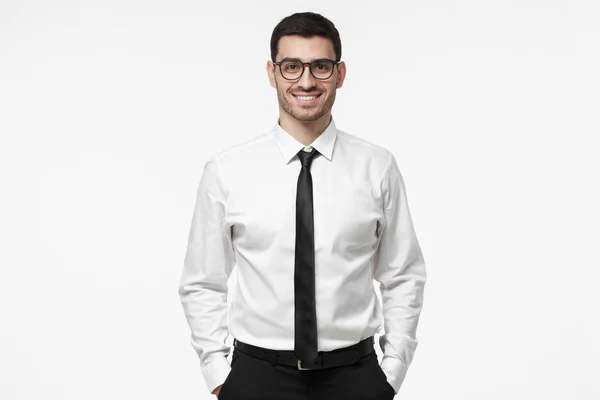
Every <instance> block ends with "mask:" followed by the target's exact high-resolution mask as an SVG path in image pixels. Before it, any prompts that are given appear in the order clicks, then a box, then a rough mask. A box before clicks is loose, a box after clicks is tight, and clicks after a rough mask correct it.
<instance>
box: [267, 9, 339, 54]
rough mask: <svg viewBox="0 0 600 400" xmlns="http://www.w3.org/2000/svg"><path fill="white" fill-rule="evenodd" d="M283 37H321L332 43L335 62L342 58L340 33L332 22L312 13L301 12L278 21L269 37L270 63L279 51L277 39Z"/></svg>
mask: <svg viewBox="0 0 600 400" xmlns="http://www.w3.org/2000/svg"><path fill="white" fill-rule="evenodd" d="M285 35H300V36H303V37H305V38H309V37H312V36H321V37H324V38H327V39H329V40H331V41H332V42H333V50H334V51H335V57H336V59H335V61H340V59H341V58H342V42H341V40H340V33H339V32H338V30H337V29H336V28H335V25H333V22H331V21H330V20H328V19H327V18H325V17H324V16H322V15H321V14H316V13H313V12H302V13H295V14H292V15H289V16H287V17H285V18H284V19H282V20H281V21H279V23H278V24H277V26H276V27H275V29H273V33H272V35H271V61H273V62H275V57H277V52H278V51H279V39H281V37H282V36H285Z"/></svg>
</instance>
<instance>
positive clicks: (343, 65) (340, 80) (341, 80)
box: [335, 61, 346, 89]
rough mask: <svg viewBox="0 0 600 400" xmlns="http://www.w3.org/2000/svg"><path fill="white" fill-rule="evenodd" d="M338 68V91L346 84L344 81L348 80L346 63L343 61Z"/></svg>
mask: <svg viewBox="0 0 600 400" xmlns="http://www.w3.org/2000/svg"><path fill="white" fill-rule="evenodd" d="M336 68H337V69H338V73H337V82H336V85H335V87H336V89H339V88H341V87H342V85H343V84H344V79H346V63H345V62H344V61H342V62H341V63H339V64H338V66H337V67H336Z"/></svg>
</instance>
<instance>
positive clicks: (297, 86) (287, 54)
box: [267, 35, 346, 121]
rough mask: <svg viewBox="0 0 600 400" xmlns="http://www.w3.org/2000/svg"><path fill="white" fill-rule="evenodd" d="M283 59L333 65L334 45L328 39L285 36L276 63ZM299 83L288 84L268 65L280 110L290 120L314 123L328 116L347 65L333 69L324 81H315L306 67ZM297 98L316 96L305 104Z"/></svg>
mask: <svg viewBox="0 0 600 400" xmlns="http://www.w3.org/2000/svg"><path fill="white" fill-rule="evenodd" d="M284 58H298V59H300V60H301V61H302V62H311V61H313V60H316V59H320V58H328V59H330V60H334V61H335V52H334V50H333V43H331V41H330V40H329V39H327V38H323V37H320V36H313V37H311V38H305V37H302V36H299V35H286V36H283V37H282V38H281V39H279V49H278V54H277V57H276V58H275V61H277V62H279V61H281V60H283V59H284ZM304 68H305V69H304V72H303V73H302V76H301V77H300V79H296V80H287V79H285V78H284V77H283V76H281V71H280V69H279V67H278V66H276V65H275V64H273V63H271V62H270V61H269V62H267V72H268V74H269V81H270V82H271V86H272V87H274V88H276V89H277V98H278V100H279V107H280V108H281V109H283V111H284V112H286V113H287V114H289V115H290V116H291V117H292V118H294V119H296V120H299V121H316V120H318V119H319V118H322V117H323V116H325V115H327V114H328V113H330V111H331V107H332V106H333V103H334V101H335V93H336V89H337V88H340V87H342V84H343V82H344V78H345V76H346V65H345V64H344V62H343V61H342V62H341V63H340V64H339V65H338V66H334V68H333V75H331V77H329V78H328V79H325V80H319V79H316V78H315V77H314V76H313V75H312V74H311V73H310V68H309V66H308V65H306V66H305V67H304ZM296 95H317V96H318V97H317V98H316V99H315V100H311V101H304V100H300V99H298V98H297V97H296Z"/></svg>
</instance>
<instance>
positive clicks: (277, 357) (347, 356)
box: [233, 336, 375, 370]
mask: <svg viewBox="0 0 600 400" xmlns="http://www.w3.org/2000/svg"><path fill="white" fill-rule="evenodd" d="M374 343H375V338H374V336H371V337H368V338H366V339H364V340H361V341H360V342H358V343H356V344H354V345H352V346H348V347H343V348H341V349H335V350H331V351H319V352H318V353H317V354H318V355H317V358H316V359H315V360H314V361H313V362H312V363H311V364H309V365H305V364H302V362H301V361H300V360H299V359H298V357H296V353H295V352H294V350H271V349H265V348H263V347H258V346H254V345H251V344H248V343H244V342H240V341H239V340H237V339H234V340H233V345H234V346H235V347H236V348H237V349H238V350H239V351H241V352H242V353H245V354H248V355H250V356H252V357H256V358H260V359H263V360H267V361H269V362H271V364H272V365H273V366H274V365H275V364H283V365H289V366H292V367H298V369H301V370H315V369H325V368H333V367H339V366H342V365H352V364H355V363H357V362H358V360H360V359H361V358H363V357H364V356H367V355H369V354H371V353H372V352H373V351H375V347H373V344H374Z"/></svg>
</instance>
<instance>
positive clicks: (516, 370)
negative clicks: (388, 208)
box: [0, 0, 600, 400]
mask: <svg viewBox="0 0 600 400" xmlns="http://www.w3.org/2000/svg"><path fill="white" fill-rule="evenodd" d="M217 3H218V2H210V3H209V2H200V1H169V2H166V1H162V2H159V1H148V0H145V1H141V0H138V1H135V0H119V1H115V0H104V1H87V2H85V1H65V0H61V1H52V2H48V1H40V0H36V1H33V0H32V1H17V0H2V1H1V2H0V135H1V136H0V266H1V268H0V318H1V319H0V324H1V325H0V398H2V399H6V400H13V399H14V400H24V399H36V400H37V399H39V400H42V399H43V400H54V399H57V400H58V399H60V400H70V399H73V400H75V399H87V400H95V399H108V398H111V399H113V398H114V399H174V398H185V399H216V398H215V397H214V396H213V395H211V394H209V393H208V391H207V389H206V387H205V384H204V381H203V378H202V376H201V373H200V368H199V363H198V359H197V355H196V354H195V352H194V351H193V349H192V347H191V345H190V343H189V328H188V326H187V323H186V321H185V317H184V314H183V310H182V308H181V305H180V303H179V298H178V295H177V285H178V280H179V277H180V273H181V270H182V267H183V259H184V255H185V248H186V245H187V235H188V230H189V227H190V223H191V217H192V211H193V206H194V202H195V194H196V189H197V185H198V181H199V178H200V175H201V172H202V169H203V166H204V163H205V162H206V161H207V159H208V158H209V156H210V155H212V154H214V153H215V152H217V151H219V150H221V149H224V148H226V147H228V146H230V145H233V144H236V143H239V142H241V141H244V140H246V139H249V138H251V137H254V136H256V135H258V134H260V133H263V132H264V131H266V130H267V129H269V128H270V127H272V126H273V124H274V123H275V122H276V119H277V112H278V109H277V98H276V92H275V89H273V88H271V86H270V85H269V83H268V79H267V74H266V72H265V64H266V61H267V60H268V59H269V40H270V35H271V32H272V30H273V28H274V27H275V25H276V24H277V23H278V22H279V21H280V20H281V19H282V18H283V17H285V16H287V15H289V14H291V13H293V12H298V11H314V12H319V13H322V14H323V15H324V16H326V17H328V18H330V19H331V20H332V21H333V22H334V23H335V24H336V26H337V28H338V29H339V31H340V33H341V38H342V45H343V50H342V59H343V60H344V61H345V62H346V64H347V68H348V75H347V78H346V81H345V84H344V86H343V87H342V88H341V89H339V90H338V94H337V101H336V104H335V106H334V108H333V115H334V117H335V119H336V124H337V125H338V127H339V128H340V129H342V130H345V131H347V132H349V133H352V134H355V135H357V136H361V137H363V138H365V139H367V140H369V141H371V142H373V143H376V144H379V145H382V146H385V147H387V148H389V149H390V150H391V151H392V152H393V153H394V154H395V156H396V157H397V160H398V164H399V166H400V169H401V171H402V173H403V175H404V178H405V182H406V185H407V191H408V197H409V203H410V207H411V212H412V216H413V222H414V223H415V228H416V231H417V234H418V237H419V240H420V243H421V246H422V249H423V253H424V256H425V260H426V263H427V269H428V283H427V286H426V289H425V304H424V307H423V311H422V314H421V323H420V325H419V330H418V338H419V340H420V344H419V348H418V349H417V352H416V354H415V359H414V361H413V364H412V365H411V367H410V369H409V372H408V375H407V377H406V380H405V382H404V385H403V386H402V389H401V392H400V394H399V395H398V396H397V398H402V399H407V400H408V399H411V400H412V399H415V400H416V399H438V398H444V399H461V400H471V399H472V400H481V399H486V400H495V399H498V400H500V399H502V400H505V399H527V400H534V399H535V400H537V399H540V400H541V399H544V400H564V399H581V400H584V399H585V400H588V399H589V400H592V399H598V398H600V388H599V386H598V381H599V380H600V365H599V364H600V363H599V361H598V360H599V357H600V345H599V342H600V340H599V339H598V338H600V325H599V321H598V304H600V296H599V295H598V287H599V286H600V272H599V271H598V269H599V267H600V257H599V256H598V249H597V245H598V239H599V238H600V235H599V226H600V213H599V211H598V206H597V205H598V204H599V203H600V194H599V184H598V182H599V177H598V171H600V161H599V160H598V155H597V154H598V150H599V146H598V139H597V137H598V135H599V134H600V129H599V128H600V117H599V115H600V113H599V111H600V78H599V74H598V71H600V57H599V49H600V40H599V39H600V28H599V27H600V3H598V2H597V1H593V0H589V1H585V0H562V1H552V0H550V1H549V0H544V1H542V0H537V1H534V0H519V1H506V0H503V1H475V0H472V1H449V0H436V1H419V2H416V1H415V2H401V3H400V2H392V1H389V2H377V1H369V2H368V3H365V2H356V3H352V2H348V1H319V2H317V1H303V2H301V5H294V4H300V2H298V1H296V2H286V1H263V2H246V1H237V2H234V3H232V2H222V3H220V4H219V5H216V4H217ZM365 4H368V7H366V6H365ZM231 340H233V339H232V338H231V337H230V338H229V341H231ZM377 351H378V354H381V352H380V349H379V348H377Z"/></svg>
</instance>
